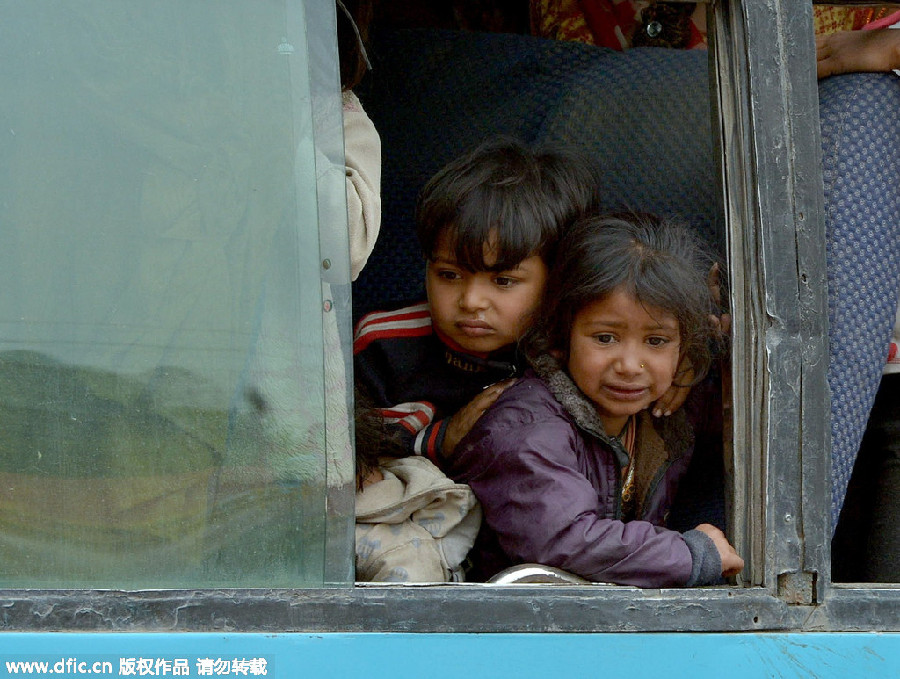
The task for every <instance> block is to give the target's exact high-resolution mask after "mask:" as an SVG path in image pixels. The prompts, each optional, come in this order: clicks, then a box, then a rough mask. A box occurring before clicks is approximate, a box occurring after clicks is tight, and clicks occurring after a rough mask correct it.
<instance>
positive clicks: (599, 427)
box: [529, 354, 694, 516]
mask: <svg viewBox="0 0 900 679" xmlns="http://www.w3.org/2000/svg"><path fill="white" fill-rule="evenodd" d="M529 364H530V365H531V368H532V369H533V370H534V372H535V373H536V375H537V376H538V377H539V378H540V379H541V381H542V382H544V384H546V385H547V388H548V389H549V390H550V393H552V394H553V396H554V397H555V398H556V400H557V401H559V403H560V405H562V407H563V408H564V409H565V410H566V412H567V413H569V415H570V416H571V417H572V419H573V420H574V421H575V424H576V425H578V427H579V428H581V429H582V430H584V431H585V432H587V433H588V434H590V435H591V436H594V437H595V438H597V439H600V440H601V441H603V442H604V443H606V444H607V445H608V446H610V448H612V450H613V452H614V453H615V455H616V460H617V461H618V464H619V468H620V469H624V468H625V467H627V466H628V464H629V457H628V453H627V452H626V451H625V449H624V448H623V446H622V443H621V441H619V439H617V438H616V437H614V436H610V435H609V434H608V433H607V432H606V430H605V429H604V428H603V423H602V422H601V421H600V416H599V415H598V414H597V409H596V407H595V406H594V403H593V402H592V401H591V400H590V399H589V398H587V396H585V395H584V393H583V392H582V391H581V390H580V389H579V388H578V386H577V385H576V384H575V382H573V381H572V378H571V377H569V374H568V373H567V372H566V371H565V370H564V369H563V366H562V364H561V363H560V362H559V360H557V359H556V358H554V357H553V356H551V355H549V354H541V355H540V356H537V357H535V358H529ZM635 426H637V443H636V446H635V451H636V452H635V460H634V464H635V476H634V483H635V489H636V492H637V497H638V505H637V515H638V516H640V515H641V508H642V507H643V505H644V501H645V500H646V499H647V495H648V494H649V493H651V492H652V491H653V486H654V484H655V479H657V478H658V477H659V475H660V473H661V471H662V470H664V469H665V468H666V467H667V466H668V465H669V464H670V463H671V462H672V461H674V460H676V459H678V458H680V457H682V456H683V455H684V454H685V453H688V452H690V451H692V449H693V445H694V432H693V429H692V428H691V425H690V423H689V422H688V419H687V416H686V414H685V412H684V408H680V409H679V410H677V411H675V413H674V414H672V415H670V416H668V417H659V418H656V417H653V416H652V415H650V413H649V412H648V411H646V410H643V411H641V412H640V413H638V416H637V418H636V422H635Z"/></svg>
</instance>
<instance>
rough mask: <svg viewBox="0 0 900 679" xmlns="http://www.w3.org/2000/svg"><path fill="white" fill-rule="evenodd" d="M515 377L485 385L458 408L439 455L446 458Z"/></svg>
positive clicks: (512, 382)
mask: <svg viewBox="0 0 900 679" xmlns="http://www.w3.org/2000/svg"><path fill="white" fill-rule="evenodd" d="M515 381H516V380H515V379H509V380H503V381H502V382H496V383H494V384H492V385H491V386H489V387H486V388H485V389H484V390H483V391H482V392H481V393H480V394H478V395H477V396H476V397H475V398H473V399H472V400H471V401H469V402H468V403H467V404H466V405H464V406H463V407H462V408H460V409H459V410H458V411H457V412H456V414H455V415H453V417H451V418H450V422H449V424H448V425H447V432H446V433H445V434H444V444H443V446H442V447H441V455H442V456H443V457H444V458H445V459H447V458H449V457H450V456H451V455H452V454H453V451H454V450H456V446H457V445H458V444H459V442H460V441H462V440H463V438H464V437H465V435H466V434H468V433H469V432H470V431H471V430H472V427H474V426H475V423H476V422H477V421H478V418H480V417H481V416H482V415H483V414H484V411H485V410H487V409H488V408H490V407H491V406H492V405H493V403H494V401H496V400H497V399H498V398H499V397H500V394H502V393H503V392H504V391H506V388H507V387H509V386H511V385H512V384H514V383H515Z"/></svg>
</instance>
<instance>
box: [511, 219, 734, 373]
mask: <svg viewBox="0 0 900 679" xmlns="http://www.w3.org/2000/svg"><path fill="white" fill-rule="evenodd" d="M559 247H560V254H559V257H558V258H557V261H556V265H555V267H554V268H553V269H552V270H551V272H550V276H549V278H548V280H547V286H546V288H545V295H544V303H543V305H542V309H541V314H540V320H539V321H538V323H537V324H536V326H535V328H534V329H533V331H532V332H531V333H530V335H529V337H528V338H527V346H528V351H529V352H530V353H532V354H534V353H542V352H547V351H559V352H561V353H562V354H563V355H564V356H565V355H567V354H568V349H569V338H570V334H571V331H572V325H573V324H574V320H575V316H576V315H577V314H578V312H579V311H581V310H582V309H583V308H584V307H586V306H587V305H588V304H590V303H592V302H595V301H597V300H600V299H603V298H605V297H607V296H609V295H611V294H613V293H614V292H616V291H618V290H622V291H625V292H627V293H629V294H630V295H633V296H634V298H635V299H637V300H638V301H639V302H640V303H641V304H643V305H646V306H647V307H656V308H658V309H662V310H664V311H666V312H668V313H670V314H672V315H673V316H675V318H676V319H677V320H678V329H679V334H680V340H681V347H680V351H681V355H682V356H687V357H688V359H689V360H690V362H691V368H692V369H693V371H694V375H695V381H697V380H699V379H701V378H702V377H703V376H704V375H705V374H706V372H707V371H708V370H709V367H710V363H711V361H712V351H713V348H714V346H715V342H716V341H717V340H718V339H719V337H718V332H717V330H716V328H715V326H714V324H713V323H712V321H711V320H710V315H711V314H716V315H717V314H718V313H719V311H718V309H717V308H716V307H715V304H714V301H713V298H712V294H711V292H710V289H709V284H708V275H709V272H710V269H711V268H712V266H713V264H715V263H716V262H717V258H716V257H715V255H714V253H713V251H712V250H711V249H710V248H709V247H707V245H706V244H705V243H704V242H703V241H702V240H701V239H700V238H699V237H698V236H697V235H696V234H695V233H694V232H692V231H691V230H689V229H688V228H686V227H684V226H681V225H680V224H676V223H673V222H670V221H667V220H665V219H662V218H660V217H656V216H653V215H647V214H640V215H638V214H621V213H620V214H611V215H599V216H593V217H588V218H585V219H583V220H580V221H579V222H578V223H576V224H574V225H573V226H572V228H571V229H570V230H569V232H568V234H567V235H566V236H565V237H564V238H563V239H562V241H561V242H560V245H559ZM682 386H686V385H682Z"/></svg>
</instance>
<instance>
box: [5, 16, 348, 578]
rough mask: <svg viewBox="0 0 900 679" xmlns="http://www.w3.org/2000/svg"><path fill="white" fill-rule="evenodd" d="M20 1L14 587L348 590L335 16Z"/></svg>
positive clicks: (8, 155)
mask: <svg viewBox="0 0 900 679" xmlns="http://www.w3.org/2000/svg"><path fill="white" fill-rule="evenodd" d="M305 4H306V5H309V6H308V7H306V6H304V5H305ZM4 9H5V10H6V13H5V20H4V22H3V26H2V27H0V63H2V66H0V89H2V91H3V92H6V93H7V96H4V97H3V100H2V103H0V116H2V121H3V123H2V133H0V155H2V157H3V158H4V162H3V163H2V167H0V196H2V199H0V224H2V228H0V289H2V295H0V384H2V389H0V483H2V492H0V527H2V528H0V584H2V586H5V587H18V586H23V587H24V586H27V587H116V588H139V587H140V588H142V587H205V586H227V587H258V586H314V585H316V584H321V583H323V582H325V581H326V580H328V581H332V582H333V581H335V580H337V581H344V582H349V581H350V580H351V574H350V566H349V564H350V563H351V561H350V552H349V540H348V538H347V536H348V535H349V533H350V530H351V526H352V523H351V521H352V518H351V517H352V489H351V485H352V484H350V483H349V482H350V480H351V477H352V472H351V467H352V465H351V460H350V458H351V456H350V452H349V432H348V427H347V424H346V422H347V419H348V418H347V409H346V403H347V397H346V394H345V389H344V379H343V377H342V375H343V372H342V371H343V363H342V361H341V352H340V351H336V352H335V351H334V348H335V347H337V349H340V342H341V338H342V334H341V333H339V332H338V318H339V317H338V315H337V314H336V313H335V309H334V308H333V305H331V304H324V305H323V301H324V300H325V299H326V298H330V296H331V295H330V290H329V289H328V287H327V286H325V289H324V290H323V284H322V280H321V277H320V262H321V257H320V254H319V234H318V219H319V215H320V213H321V214H326V213H328V210H330V211H331V212H330V214H329V218H330V219H331V220H332V221H331V224H330V226H331V230H332V231H338V232H341V229H340V228H335V226H337V227H341V225H342V224H343V223H345V222H342V221H341V213H340V211H339V210H340V205H342V204H341V203H340V200H341V199H340V198H333V199H332V202H333V203H334V205H333V206H332V207H330V208H328V210H326V208H324V207H323V208H321V210H320V205H319V203H320V197H321V196H325V195H332V196H341V195H342V194H341V191H342V190H343V183H340V184H339V185H337V186H338V188H337V189H335V188H334V187H332V188H331V189H329V188H328V186H327V184H328V183H329V182H331V183H332V184H333V183H334V181H335V179H336V177H335V174H336V173H335V172H332V171H330V170H329V168H328V162H329V161H330V160H333V159H334V152H333V151H328V149H333V148H335V147H336V148H338V149H339V148H340V136H339V135H340V118H339V115H340V108H339V105H340V97H339V93H338V79H337V66H336V63H335V60H336V50H335V49H334V47H333V45H331V43H330V42H328V41H326V42H325V43H323V45H321V46H318V47H317V48H316V49H315V50H313V51H312V52H311V51H310V49H309V46H308V44H307V41H306V35H307V34H308V33H309V34H314V35H320V36H321V35H324V36H333V34H334V29H333V21H334V17H333V13H334V6H333V4H331V3H328V2H310V3H303V2H301V0H287V1H286V0H263V1H260V0H254V1H250V0H224V1H220V2H215V3H212V2H205V1H199V0H189V1H187V2H185V1H182V0H179V1H176V0H145V1H137V0H132V1H128V2H120V1H118V0H79V1H78V2H69V1H50V0H21V1H16V2H11V3H7V4H6V5H5V6H4ZM317 22H318V23H317ZM329 22H331V25H329ZM319 39H320V40H322V38H319ZM329 45H331V49H330V50H329V49H328V47H329ZM311 54H312V55H313V56H312V57H311ZM329 74H331V75H329ZM10 93H15V96H9V95H10ZM317 98H318V99H321V100H323V101H329V99H333V100H334V101H335V102H336V105H335V108H334V111H336V112H337V119H336V120H337V122H336V123H334V122H329V121H328V120H327V118H328V115H329V109H328V108H327V107H325V108H324V109H322V110H323V111H324V112H323V113H320V114H317V115H318V117H319V118H322V120H319V121H318V122H316V121H315V120H314V118H315V116H313V109H314V107H315V102H316V100H317ZM319 108H322V107H321V106H320V107H319ZM323 116H324V117H323ZM328 134H332V135H338V136H337V137H336V138H335V139H328V140H326V139H324V138H323V135H328ZM320 147H321V148H322V149H324V151H322V150H320ZM317 156H318V157H317ZM317 180H319V181H317ZM341 181H342V180H341ZM317 184H321V186H317ZM343 214H344V216H343V219H344V220H346V208H344V213H343ZM343 230H344V231H345V230H346V227H343ZM334 247H335V248H336V251H337V252H342V250H341V248H342V247H344V248H345V245H344V246H342V245H341V244H340V242H339V243H338V244H337V245H336V246H334ZM344 256H346V255H344ZM337 259H338V260H339V259H340V258H339V257H337ZM336 282H337V283H340V282H341V281H340V280H336ZM323 309H327V310H328V311H327V312H326V313H323ZM323 318H324V319H325V322H324V324H323ZM323 336H325V337H326V338H330V339H326V341H325V342H323ZM329 343H330V344H331V345H332V352H333V353H334V354H335V355H334V357H333V358H332V359H331V364H330V373H329V374H330V375H337V377H332V378H330V379H327V378H326V374H325V373H326V371H325V367H326V366H325V359H324V358H323V356H324V354H325V352H323V346H324V345H325V344H329ZM326 385H327V387H328V390H330V391H332V392H334V393H333V394H332V395H331V397H330V401H329V403H328V405H327V406H326ZM338 422H343V431H342V435H341V436H337V435H336V434H332V432H334V431H337V430H338V427H337V426H335V424H336V423H338ZM329 436H330V437H331V438H332V439H336V440H331V441H326V439H327V438H329ZM327 443H330V445H327ZM326 450H328V451H329V452H330V453H331V454H332V456H333V460H332V462H333V463H331V464H326ZM329 494H330V495H331V498H330V499H329V501H328V509H329V514H328V515H327V516H326V497H327V496H328V495H329Z"/></svg>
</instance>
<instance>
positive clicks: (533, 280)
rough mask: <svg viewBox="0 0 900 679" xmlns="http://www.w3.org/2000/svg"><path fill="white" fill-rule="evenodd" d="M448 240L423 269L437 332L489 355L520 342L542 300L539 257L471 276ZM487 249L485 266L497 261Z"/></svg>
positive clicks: (444, 238) (544, 268)
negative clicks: (458, 261)
mask: <svg viewBox="0 0 900 679" xmlns="http://www.w3.org/2000/svg"><path fill="white" fill-rule="evenodd" d="M450 245H451V243H450V242H449V239H448V238H447V236H446V235H442V236H441V237H440V238H439V239H438V242H437V247H436V248H435V251H434V258H433V259H432V260H431V261H429V262H428V265H427V268H426V270H425V290H426V292H427V293H428V302H429V304H430V305H431V316H432V322H433V323H434V327H435V328H436V329H437V331H438V332H439V333H440V334H441V335H443V336H444V337H445V338H447V339H449V340H451V341H452V342H454V343H455V344H457V345H458V346H459V347H460V348H461V349H463V350H465V351H467V352H470V353H474V354H479V353H484V354H487V353H490V352H492V351H496V350H497V349H502V348H503V347H506V346H509V345H510V344H513V343H514V342H516V341H517V340H518V339H519V338H520V337H521V336H522V334H523V333H524V332H525V331H526V330H527V329H528V327H529V326H530V325H531V320H532V315H533V314H534V312H535V311H536V309H537V307H538V305H539V304H540V301H541V294H542V293H543V291H544V283H545V282H546V280H547V266H546V265H545V264H544V260H543V259H541V257H540V256H538V255H533V256H531V257H528V258H527V259H524V260H522V261H521V262H519V264H518V266H516V268H514V269H509V270H508V271H499V272H497V271H474V272H473V271H468V270H467V269H464V268H462V267H461V266H459V265H458V263H457V261H456V255H455V254H454V252H453V249H452V248H451V247H450ZM492 250H493V248H492V247H491V245H490V244H485V250H484V263H485V264H486V265H487V266H491V264H492V263H493V262H495V261H496V260H497V257H496V254H495V253H493V252H492Z"/></svg>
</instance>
